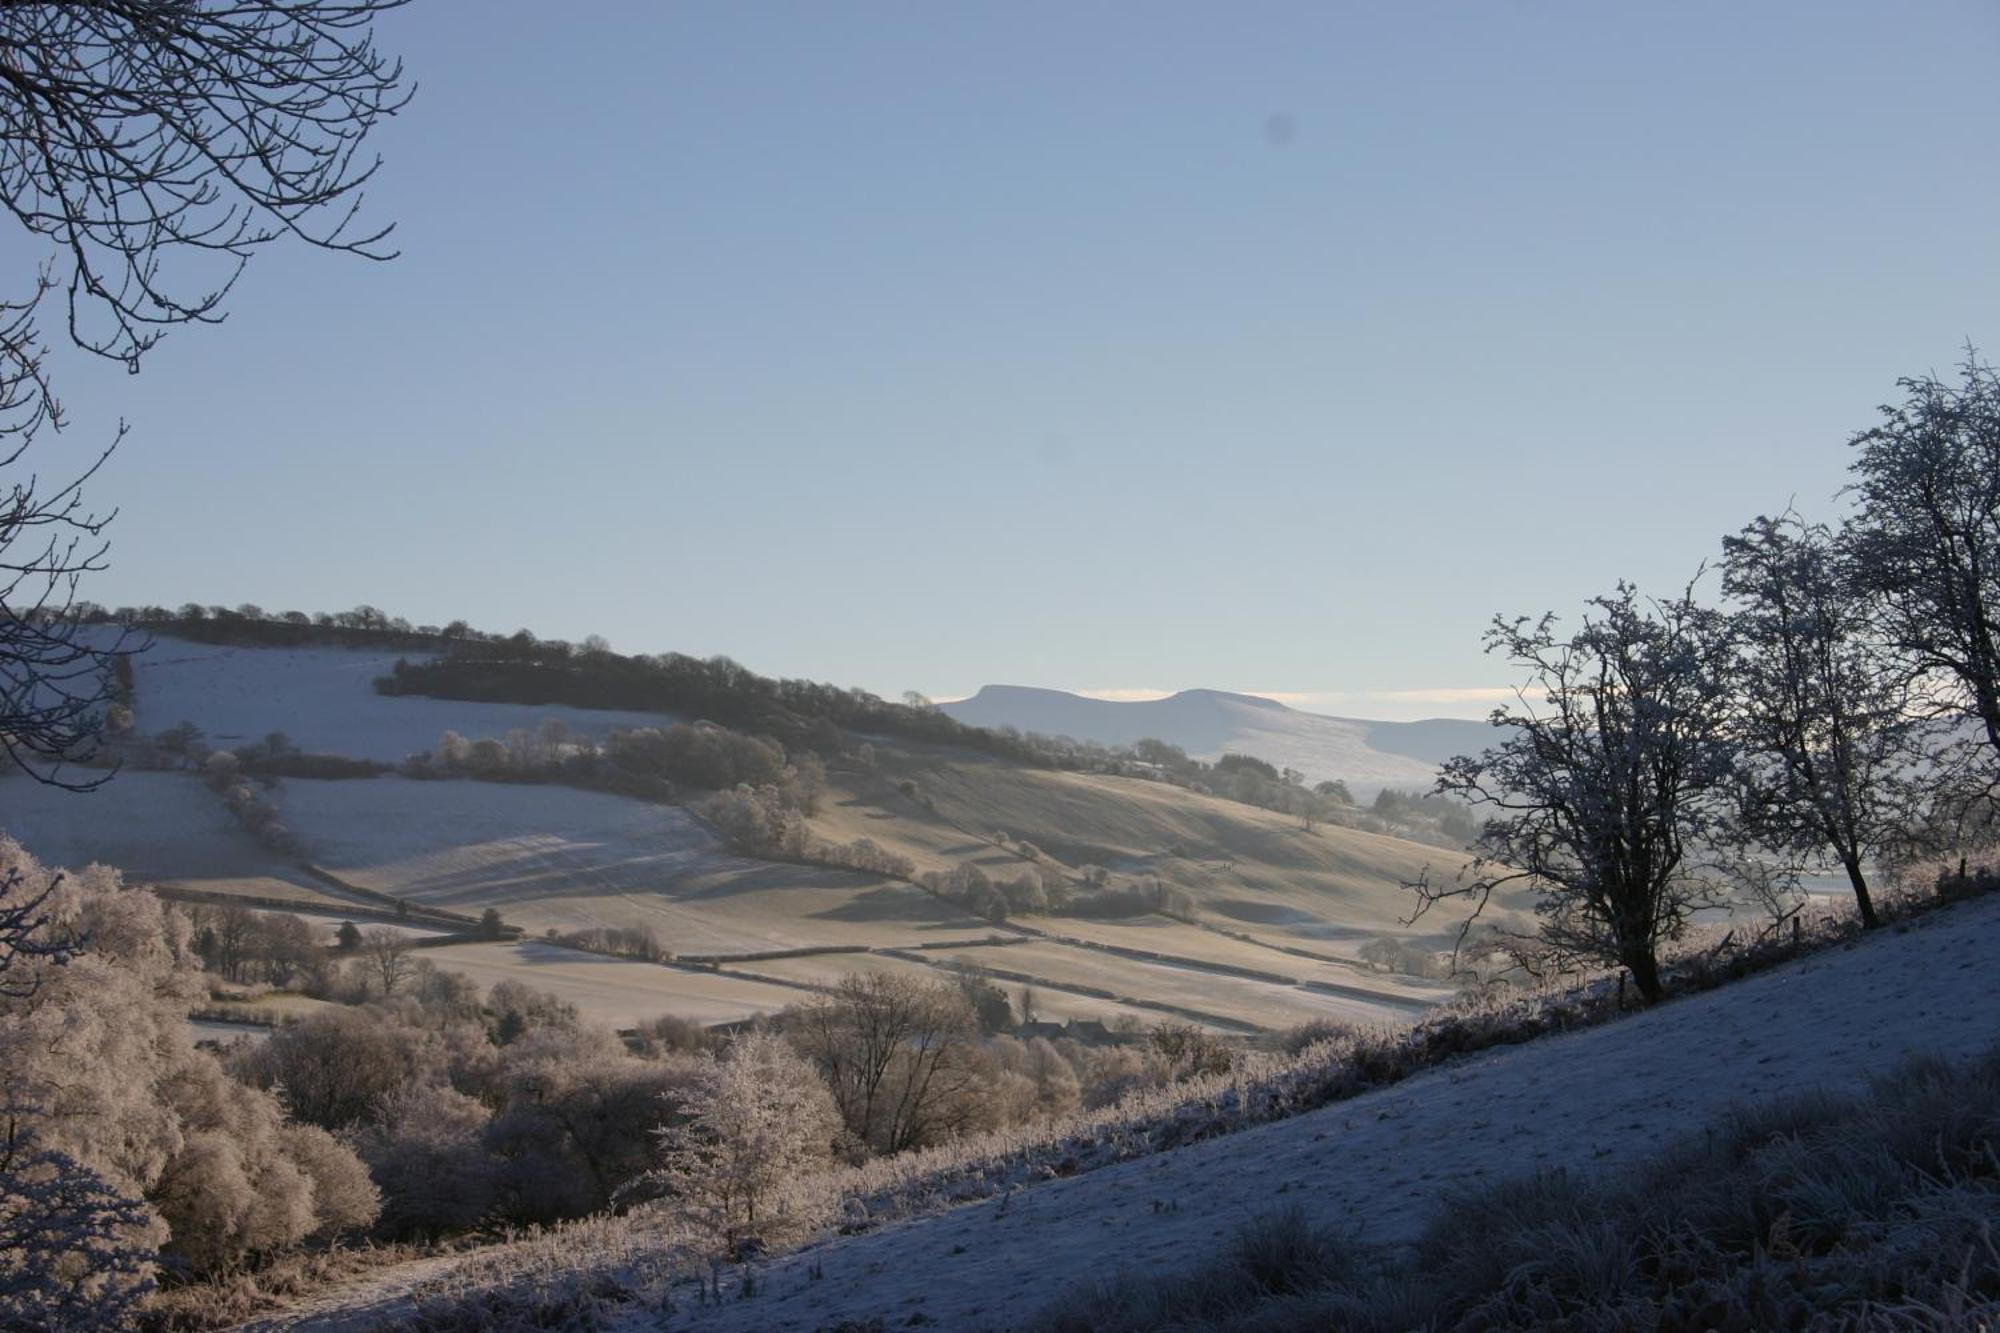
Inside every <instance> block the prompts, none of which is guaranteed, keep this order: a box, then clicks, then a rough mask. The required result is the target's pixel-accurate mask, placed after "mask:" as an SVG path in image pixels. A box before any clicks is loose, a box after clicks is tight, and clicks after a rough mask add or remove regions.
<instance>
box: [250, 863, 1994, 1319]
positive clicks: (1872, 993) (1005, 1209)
mask: <svg viewBox="0 0 2000 1333" xmlns="http://www.w3.org/2000/svg"><path fill="white" fill-rule="evenodd" d="M1996 931H2000V899H1985V900H1980V901H1975V902H1971V903H1966V904H1961V905H1959V906H1957V907H1954V908H1950V909H1946V910H1942V911H1939V912H1936V913H1933V914H1930V915H1928V916H1925V917H1922V918H1919V919H1917V920H1916V921H1915V922H1914V923H1912V924H1911V925H1910V926H1909V927H1907V928H1900V929H1892V931H1891V932H1890V933H1886V934H1884V935H1882V936H1880V937H1878V938H1874V939H1870V940H1866V941H1863V942H1861V943H1859V944H1856V945H1853V946H1850V947H1847V948H1843V949H1838V950H1834V951H1831V952H1826V953H1821V954H1817V955H1814V956H1812V957H1809V958H1806V959H1802V960H1800V961H1798V962H1795V963H1791V964H1788V965H1786V966H1784V967H1781V968H1778V969H1776V970H1774V971H1772V972H1769V973H1766V974H1764V975H1761V976H1758V977H1753V978H1751V979H1749V980H1746V981H1743V982H1739V983H1736V984H1734V985H1730V986H1727V987H1724V988H1722V989H1720V990H1716V991H1711V992H1708V993H1706V994H1703V995H1697V996H1693V997H1691V998H1688V999H1683V1000H1678V1001H1675V1002H1673V1003H1671V1004H1669V1005H1666V1006H1664V1007H1662V1008H1660V1009H1658V1010H1655V1011H1653V1012H1651V1013H1645V1014H1640V1015H1636V1016H1634V1017H1631V1018H1629V1019H1625V1020H1623V1021H1620V1022H1616V1023H1611V1024H1608V1025H1606V1026H1603V1027H1599V1028H1594V1029H1591V1030H1588V1031H1585V1032H1580V1033H1575V1034H1571V1035H1567V1036H1562V1037H1556V1038H1550V1039H1545V1040H1542V1041H1538V1042H1534V1043H1531V1044H1528V1045H1524V1046H1519V1047H1513V1048H1509V1049H1502V1050H1497V1051H1492V1052H1488V1053H1485V1054H1481V1055H1478V1056H1473V1057H1469V1058H1467V1059H1465V1060H1462V1061H1459V1062H1457V1063H1454V1064H1451V1065H1447V1066H1445V1067H1443V1068H1440V1069H1438V1070H1435V1071H1433V1072H1431V1073H1427V1074H1424V1075H1421V1076H1418V1077H1416V1078H1412V1079H1410V1080H1409V1081H1407V1082H1405V1083H1403V1084H1400V1085H1398V1086H1396V1087H1393V1088H1387V1089H1383V1090H1381V1091H1379V1092H1374V1093H1369V1094H1367V1095H1365V1096H1362V1097H1358V1098H1354V1099H1352V1100H1350V1101H1346V1102H1342V1103H1338V1104H1336V1105H1333V1106H1330V1107H1327V1108H1324V1109H1322V1110H1319V1111H1315V1112H1311V1113H1308V1114H1306V1115H1302V1116H1298V1117H1296V1118H1294V1119H1291V1120H1286V1121H1280V1122H1277V1123H1274V1124H1268V1125H1264V1126H1260V1127H1258V1128H1254V1129H1250V1130H1246V1131H1243V1132H1241V1133H1237V1134H1232V1135H1228V1136H1226V1137H1221V1138H1216V1139H1211V1140H1207V1141H1205V1142H1201V1143H1197V1144H1194V1145H1191V1146H1189V1147H1186V1148H1181V1149H1178V1150H1175V1151H1172V1152H1165V1153H1160V1154H1158V1155H1155V1156H1152V1157H1147V1158H1142V1159H1138V1160H1135V1161H1132V1162H1127V1163H1123V1164H1121V1165H1117V1166H1112V1167H1107V1168H1105V1169H1102V1170H1099V1171H1094V1172H1091V1173H1088V1174H1085V1175H1080V1176H1075V1177H1072V1178H1069V1179H1066V1180H1056V1181H1051V1182H1048V1183H1046V1184H1040V1185H1034V1186H1029V1187H1026V1188H1023V1189H1020V1190H1018V1191H1016V1192H1015V1193H1013V1194H1012V1195H1010V1196H1006V1197H1003V1198H999V1199H993V1200H988V1201H985V1202H981V1203H976V1204H969V1205H966V1206H963V1207H960V1208H956V1209H954V1210H952V1211H949V1212H946V1213H942V1214H939V1215H937V1216H933V1217H928V1218H923V1219H918V1220H915V1221H910V1222H905V1223H902V1224H899V1225H895V1226H890V1227H885V1228H883V1229H882V1230H879V1231H874V1232H868V1233H864V1234H861V1235H856V1236H850V1237H844V1238H839V1239H835V1240H831V1241H828V1242H825V1243H822V1244H820V1245H817V1246H814V1247H812V1248H810V1249H807V1250H804V1251H801V1252H799V1253H796V1254H792V1255H788V1256H785V1257H783V1258H781V1259H779V1260H776V1261H774V1262H773V1263H771V1264H770V1265H769V1266H768V1267H767V1268H766V1269H765V1270H764V1271H763V1272H762V1274H761V1275H760V1280H759V1291H758V1294H757V1295H756V1296H755V1297H752V1298H749V1299H729V1300H727V1301H726V1302H725V1303H724V1304H723V1305H721V1306H720V1307H714V1306H710V1307H707V1308H702V1307H700V1306H696V1305H693V1304H690V1303H689V1302H688V1300H686V1299H685V1298H680V1299H677V1300H676V1311H675V1313H673V1314H672V1315H670V1316H667V1317H666V1318H665V1320H664V1322H662V1317H661V1316H660V1315H659V1314H658V1313H657V1312H652V1311H648V1312H645V1313H643V1314H642V1313H640V1312H637V1311H634V1312H631V1313H630V1314H629V1316H628V1317H627V1321H626V1323H624V1324H617V1325H614V1326H618V1327H629V1328H630V1329H632V1330H635V1333H636V1330H638V1329H640V1328H652V1329H657V1328H661V1327H666V1328H691V1329H699V1330H702V1333H738V1331H741V1333H749V1331H750V1330H786V1329H790V1330H800V1331H801V1333H804V1331H806V1330H819V1329H830V1328H833V1327H835V1326H844V1327H863V1328H865V1327H882V1328H885V1329H894V1328H901V1327H906V1326H930V1327H942V1328H950V1329H966V1330H977V1329H995V1330H997V1329H1006V1328H1012V1327H1016V1326H1018V1325H1019V1324H1020V1323H1021V1322H1022V1321H1024V1320H1025V1319H1027V1318H1029V1317H1031V1316H1032V1315H1033V1314H1034V1313H1035V1312H1036V1311H1038V1310H1039V1309H1041V1308H1042V1307H1043V1306H1044V1305H1045V1304H1047V1303H1048V1302H1049V1301H1050V1300H1051V1299H1052V1298H1053V1297H1054V1296H1056V1295H1057V1294H1058V1293H1059V1292H1060V1291H1061V1290H1063V1289H1064V1288H1066V1287H1067V1286H1069V1285H1070V1284H1073V1283H1079V1282H1089V1281H1094V1280H1099V1279H1104V1278H1108V1277H1110V1276H1112V1275H1113V1274H1114V1273H1116V1272H1117V1271H1119V1270H1120V1269H1127V1270H1131V1271H1134V1272H1152V1271H1168V1270H1173V1269H1181V1268H1187V1267H1191V1266H1193V1265H1194V1264H1197V1263H1199V1262H1200V1261H1201V1260H1202V1259H1203V1258H1204V1257H1206V1256H1207V1255H1208V1254H1209V1253H1211V1252H1212V1251H1214V1250H1215V1249H1216V1248H1217V1247H1218V1245H1220V1244H1222V1243H1224V1242H1225V1241H1226V1240H1227V1238H1228V1237H1230V1236H1231V1235H1232V1234H1233V1233H1234V1232H1235V1230H1236V1229H1237V1228H1238V1227H1239V1226H1240V1225H1242V1224H1243V1223H1244V1222H1246V1221H1248V1220H1249V1219H1251V1218H1252V1217H1255V1216H1257V1215H1258V1214H1261V1213H1266V1212H1269V1211H1272V1210H1273V1209H1276V1208H1279V1207H1282V1206H1286V1205H1292V1204H1296V1205H1297V1206H1299V1207H1301V1208H1302V1209H1303V1210H1304V1211H1305V1212H1306V1214H1307V1215H1308V1216H1309V1217H1310V1218H1312V1219H1314V1220H1315V1221H1318V1222H1323V1223H1334V1224H1337V1225H1340V1226H1344V1227H1346V1228H1349V1229H1351V1230H1352V1232H1353V1233H1354V1234H1355V1235H1356V1236H1358V1237H1359V1238H1360V1239H1362V1240H1365V1241H1370V1242H1376V1243H1391V1244H1393V1243H1396V1242H1400V1241H1405V1240H1408V1239H1411V1238H1412V1237H1414V1236H1415V1234H1416V1233H1417V1231H1418V1230H1419V1228H1420V1227H1421V1226H1422V1225H1423V1223H1424V1221H1425V1220H1426V1219H1427V1218H1428V1217H1429V1216H1430V1215H1431V1213H1432V1210H1433V1209H1435V1208H1437V1207H1438V1206H1439V1205H1440V1204H1441V1203H1443V1202H1445V1201H1447V1200H1448V1199H1449V1197H1450V1194H1451V1192H1452V1190H1453V1189H1454V1188H1456V1187H1460V1186H1464V1185H1469V1184H1472V1183H1476V1182H1480V1181H1485V1180H1492V1179H1495V1178H1501V1177H1506V1176H1510V1175H1520V1174H1527V1173H1531V1172H1534V1171H1538V1170H1550V1169H1565V1170H1591V1169H1599V1168H1604V1167H1609V1166H1616V1165H1618V1164H1620V1163H1623V1162H1628V1161H1632V1160H1634V1159H1637V1158H1640V1157H1643V1156H1645V1155H1647V1154H1649V1153H1651V1152H1653V1151H1655V1150H1656V1149H1658V1148H1659V1147H1660V1146H1661V1145H1662V1144H1664V1143H1666V1142H1668V1141H1670V1140H1672V1139H1673V1138H1674V1137H1676V1136H1678V1135H1681V1134H1686V1133H1698V1132H1699V1131H1700V1128H1701V1127H1702V1126H1704V1125H1706V1124H1709V1123H1711V1122H1713V1121H1714V1120H1715V1119H1717V1118H1718V1117H1720V1116H1722V1115H1724V1114H1725V1113H1726V1112H1727V1111H1728V1110H1729V1108H1730V1107H1732V1106H1733V1105H1736V1104H1739V1103H1743V1102H1747V1101H1757V1100H1763V1099H1767V1098H1771V1097H1775V1096H1779V1095H1782V1094H1786V1093H1793V1092H1802V1091H1806V1090H1810V1089H1815V1088H1829V1089H1842V1088H1851V1087H1853V1086H1855V1085H1857V1084H1859V1083H1860V1082H1862V1081H1863V1080H1865V1079H1867V1078H1868V1077H1870V1076H1872V1075H1877V1074H1880V1073H1882V1072H1884V1071H1886V1070H1888V1069H1889V1068H1891V1067H1892V1066H1894V1065H1895V1064H1896V1063H1897V1062H1898V1061H1899V1060H1901V1059H1902V1058H1903V1057H1904V1056H1906V1055H1908V1054H1911V1053H1914V1052H1932V1053H1937V1054H1941V1055H1945V1056H1964V1055H1968V1054H1971V1053H1974V1052H1976V1051H1979V1050H1981V1049H1983V1048H1984V1047H1986V1046H1987V1045H1989V1044H1991V1043H1992V1042H1993V1041H1994V1040H1995V1039H1996V1038H2000V1008H1996V1006H1995V1005H1994V997H1995V994H1996V991H2000V965H1996V964H1995V963H1994V961H1993V956H1992V940H1993V939H1994V937H1995V932H1996ZM815 1273H817V1274H822V1275H823V1276H817V1277H816V1276H814V1274H815ZM429 1275H431V1274H426V1276H429ZM408 1290H409V1284H408V1282H407V1275H397V1274H394V1273H391V1274H388V1275H385V1276H384V1277H383V1278H381V1279H379V1280H378V1282H377V1283H376V1284H372V1285H371V1286H370V1287H368V1288H366V1289H359V1290H352V1291H349V1292H348V1293H346V1294H345V1296H344V1297H342V1298H339V1299H338V1301H337V1303H338V1305H339V1307H340V1308H338V1309H337V1310H336V1309H335V1308H334V1306H335V1304H336V1302H335V1301H332V1300H325V1299H322V1300H321V1301H320V1302H317V1303H316V1310H315V1312H314V1313H313V1314H312V1315H307V1316H304V1317H295V1318H294V1319H293V1320H290V1321H286V1320H278V1321H271V1322H266V1323H263V1324H261V1325H259V1326H260V1327H264V1328H276V1327H295V1328H296V1327H309V1328H318V1329H331V1328H344V1329H360V1328H369V1327H377V1326H382V1327H386V1326H391V1325H392V1324H393V1321H394V1320H395V1319H396V1317H397V1315H398V1313H399V1312H400V1309H401V1308H404V1307H403V1301H404V1300H405V1299H406V1293H407V1292H408ZM727 1294H728V1293H727V1292H725V1295H727ZM687 1295H688V1296H691V1295H692V1293H691V1292H689V1293H687ZM918 1315H921V1316H922V1318H921V1319H916V1318H914V1316H918ZM874 1320H880V1321H881V1322H880V1324H879V1325H877V1324H873V1323H871V1322H870V1321H874ZM377 1321H381V1322H380V1323H379V1324H378V1322H377Z"/></svg>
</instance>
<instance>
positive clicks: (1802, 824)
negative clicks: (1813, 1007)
mask: <svg viewBox="0 0 2000 1333" xmlns="http://www.w3.org/2000/svg"><path fill="white" fill-rule="evenodd" d="M1723 551H1724V556H1723V584H1722V586H1723V590H1724V591H1725V592H1726V593H1728V594H1729V595H1730V596H1732V597H1733V598H1734V599H1736V602H1737V606H1736V609H1735V610H1734V611H1733V612H1732V614H1731V616H1730V624H1731V628H1732V638H1733V640H1734V642H1735V644H1736V647H1737V653H1736V656H1735V660H1734V663H1733V667H1732V678H1733V683H1734V686H1735V688H1734V696H1735V697H1734V700H1733V706H1732V709H1731V716H1730V723H1729V730H1730V735H1731V737H1732V739H1733V740H1734V741H1735V742H1736V744H1737V763H1736V773H1735V782H1734V784H1733V785H1734V794H1735V796H1736V800H1735V803H1734V805H1735V819H1734V821H1733V822H1734V825H1735V827H1736V828H1737V830H1738V831H1739V832H1740V833H1741V835H1742V838H1743V840H1744V841H1745V842H1747V843H1749V844H1753V845H1754V847H1755V848H1759V849H1762V850H1765V851H1768V852H1770V853H1775V854H1776V855H1778V856H1779V857H1781V858H1784V859H1785V861H1786V863H1787V864H1802V865H1806V866H1812V865H1819V866H1823V865H1826V864H1828V863H1833V864H1838V865H1839V866H1840V867H1841V868H1842V869H1843V870H1844V871H1845V872H1846V874H1847V879H1848V883H1849V884H1850V885H1851V886H1852V887H1853V889H1854V900H1855V905H1856V907H1857V908H1858V910H1859V911H1860V914H1861V921H1862V924H1863V925H1864V926H1868V927H1873V926H1875V925H1876V924H1877V917H1876V913H1875V904H1874V900H1873V899H1872V897H1871V896H1870V894H1869V889H1868V878H1867V872H1866V869H1865V866H1866V865H1867V863H1869V862H1871V861H1873V860H1874V859H1875V858H1876V857H1877V856H1878V855H1879V854H1880V853H1881V852H1883V851H1885V850H1887V849H1888V848H1890V847H1891V846H1893V845H1894V844H1895V842H1896V841H1897V840H1898V839H1899V838H1900V837H1901V836H1902V833H1903V830H1904V828H1905V827H1906V826H1907V825H1908V822H1909V821H1908V809H1907V791H1906V779H1907V778H1908V776H1909V774H1910V773H1911V772H1912V771H1913V769H1914V766H1915V764H1916V756H1915V753H1914V751H1913V749H1912V747H1911V739H1912V735H1911V733H1912V727H1911V725H1910V718H1909V702H1910V700H1909V691H1908V690H1907V688H1906V679H1905V677H1904V675H1903V673H1902V672H1900V671H1898V670H1896V669H1895V667H1894V665H1893V664H1892V663H1891V662H1889V661H1888V660H1887V658H1886V657H1885V656H1884V655H1883V654H1882V653H1881V652H1880V651H1879V650H1878V647H1877V645H1876V644H1874V643H1873V642H1872V641H1871V639H1870V625H1869V621H1870V616H1871V607H1870V605H1869V603H1868V601H1867V599H1865V598H1863V597H1861V596H1859V595H1858V594H1857V592H1856V588H1855V578H1854V569H1853V566H1852V564H1851V561H1850V560H1849V558H1848V553H1847V552H1846V551H1844V550H1843V549H1842V548H1841V547H1840V546H1839V545H1838V544H1837V543H1836V542H1835V540H1834V538H1833V536H1832V534H1831V533H1829V532H1828V531H1827V530H1826V529H1825V528H1824V527H1821V526H1818V525H1815V524H1808V523H1805V522H1803V521H1802V520H1800V519H1799V518H1798V517H1797V516H1796V515H1792V514H1786V515H1783V516H1781V517H1778V518H1760V519H1758V520H1757V521H1756V522H1754V523H1752V524H1750V525H1749V526H1748V527H1746V528H1744V529H1743V531H1742V532H1740V533H1738V534H1737V535H1736V536H1734V537H1730V538H1727V539H1725V541H1724V542H1723Z"/></svg>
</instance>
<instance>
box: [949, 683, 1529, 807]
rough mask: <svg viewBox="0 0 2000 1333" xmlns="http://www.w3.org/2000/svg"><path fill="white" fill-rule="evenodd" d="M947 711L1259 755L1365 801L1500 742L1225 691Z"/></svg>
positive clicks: (966, 702) (974, 700)
mask: <svg viewBox="0 0 2000 1333" xmlns="http://www.w3.org/2000/svg"><path fill="white" fill-rule="evenodd" d="M940 707H941V708H943V710H944V711H945V712H946V713H948V714H950V715H951V716H952V717H955V718H957V719H958V720H959V721H961V722H965V723H968V724H970V725H972V726H976V727H1016V728H1018V729H1020V730H1022V731H1034V732H1040V733H1042V734H1043V735H1047V736H1069V737H1073V738H1074V739H1076V740H1083V741H1096V742H1098V743H1099V744H1103V745H1130V744H1132V743H1133V742H1134V741H1139V740H1146V739H1152V740H1162V741H1166V742H1167V743H1168V744H1170V745H1178V746H1180V747H1181V748H1182V749H1183V750H1186V751H1187V752H1188V753H1189V754H1190V755H1192V756H1194V757H1195V758H1197V759H1208V760H1213V759H1215V758H1217V757H1219V756H1220V755H1223V754H1226V753H1229V752H1231V751H1234V752H1236V753H1239V754H1252V755H1256V756H1257V757H1258V758H1259V759H1263V760H1266V761H1267V762H1269V763H1273V764H1276V765H1277V766H1278V767H1280V768H1296V769H1298V770H1299V771H1300V772H1302V773H1304V774H1305V775H1306V777H1307V779H1308V780H1310V781H1313V782H1318V781H1321V780H1323V779H1327V778H1338V779H1340V780H1341V781H1344V782H1346V783H1347V784H1348V786H1349V787H1351V788H1353V789H1354V791H1355V794H1356V795H1358V796H1362V797H1363V798H1364V799H1365V798H1366V797H1367V796H1370V795H1373V794H1374V792H1375V791H1377V790H1379V789H1380V788H1383V787H1403V788H1425V787H1428V786H1430V784H1431V780H1432V779H1433V778H1434V777H1436V776H1437V767H1438V765H1439V764H1440V763H1442V762H1443V761H1444V760H1446V759H1448V758H1450V757H1451V756H1452V755H1454V754H1458V753H1462V752H1465V751H1476V750H1479V749H1482V748H1484V747H1485V746H1487V745H1490V744H1491V743H1492V741H1493V735H1492V731H1491V729H1490V728H1489V727H1488V726H1487V725H1486V724H1485V723H1483V722H1472V721H1465V720H1462V719H1457V718H1434V719H1431V720H1429V721H1424V722H1370V721H1365V720H1363V719H1360V718H1351V717H1328V716H1325V715H1323V714H1320V713H1305V712H1300V711H1299V710H1298V709H1296V708H1288V707H1286V706H1285V705H1284V704H1281V703H1277V702H1275V701H1273V700H1270V699H1260V698H1257V697H1256V696H1254V695H1248V694H1229V693H1226V692H1224V691H1221V690H1182V691H1181V692H1180V693H1179V694H1176V695H1173V696H1171V697H1169V698H1165V699H1150V700H1143V701H1136V702H1135V701H1113V700H1105V699H1087V698H1084V697H1083V696H1082V695H1076V694H1066V693H1064V692H1063V691H1061V690H1041V689H1031V688H1028V687H1026V686H1021V685H988V686H986V687H985V688H984V689H982V690H980V691H979V693H977V694H975V695H973V696H972V697H971V698H970V699H961V700H959V701H958V702H956V703H948V704H942V705H940Z"/></svg>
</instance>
